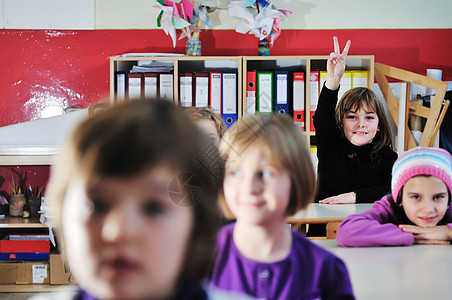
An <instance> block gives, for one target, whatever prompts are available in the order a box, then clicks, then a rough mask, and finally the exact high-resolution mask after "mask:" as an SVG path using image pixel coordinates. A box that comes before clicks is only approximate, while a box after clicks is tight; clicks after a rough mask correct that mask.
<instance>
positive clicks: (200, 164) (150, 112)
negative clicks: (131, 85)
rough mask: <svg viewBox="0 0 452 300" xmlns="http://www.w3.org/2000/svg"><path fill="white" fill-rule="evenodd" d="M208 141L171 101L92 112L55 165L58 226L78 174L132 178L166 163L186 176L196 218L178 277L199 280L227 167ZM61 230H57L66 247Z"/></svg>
mask: <svg viewBox="0 0 452 300" xmlns="http://www.w3.org/2000/svg"><path fill="white" fill-rule="evenodd" d="M210 145H211V143H210V141H209V140H208V139H207V138H206V137H204V135H202V134H201V133H200V130H199V129H198V127H197V126H195V124H193V122H192V121H191V120H189V119H188V118H187V117H186V116H185V115H184V114H183V112H182V111H180V110H179V109H178V108H177V107H175V106H174V105H173V104H172V103H170V102H168V101H164V100H143V101H128V102H125V103H122V104H119V105H115V106H113V107H110V108H106V109H105V110H102V111H100V112H98V113H96V114H94V115H93V116H92V117H90V118H88V119H86V120H84V121H83V122H82V123H81V124H79V125H78V126H77V128H76V129H75V131H74V132H73V133H72V135H71V137H70V139H69V140H68V141H67V142H66V143H65V144H64V146H63V148H62V150H61V154H60V157H59V160H58V161H57V163H56V164H55V165H54V166H52V170H51V177H50V181H49V184H48V188H47V194H46V196H47V197H48V199H49V200H50V201H51V205H52V208H53V210H52V217H53V218H54V219H55V220H56V225H57V229H59V228H61V224H62V222H61V221H62V220H61V219H62V217H64V216H62V215H61V214H62V207H63V201H64V199H65V197H66V193H67V190H68V186H69V184H70V182H71V179H72V178H73V176H74V174H80V175H81V176H82V177H83V178H84V179H85V180H87V179H92V178H98V177H107V178H120V179H128V178H133V177H134V176H137V175H139V174H140V173H142V172H145V171H147V170H149V169H151V168H153V167H155V166H156V165H158V164H161V163H164V164H167V165H169V166H171V167H174V168H176V170H177V171H178V172H179V174H180V175H181V176H182V177H183V178H185V179H184V180H186V181H185V182H187V185H186V186H187V188H188V190H189V191H188V192H189V194H190V196H191V199H190V200H191V202H189V203H188V205H187V206H190V207H189V208H187V209H191V210H193V214H194V220H195V222H194V225H193V229H192V232H191V240H190V243H189V246H188V251H187V253H186V259H185V266H184V267H183V271H182V275H181V278H180V280H181V281H195V282H200V281H201V280H202V279H203V278H204V276H205V275H206V273H207V272H208V270H209V268H210V265H211V262H212V260H213V253H214V246H215V235H216V231H217V229H218V228H219V226H220V225H221V224H220V221H219V220H220V216H221V214H220V210H219V207H218V202H217V196H218V191H219V188H220V185H221V184H222V182H223V173H222V169H223V167H222V161H221V159H220V156H219V152H218V150H217V148H216V147H214V146H213V147H212V146H210ZM192 180H194V181H192ZM195 181H196V182H195ZM200 188H202V191H201V192H200ZM189 204H191V205H189ZM61 231H62V230H58V231H57V232H58V235H59V241H61V242H62V244H63V245H62V246H64V240H63V236H62V234H61Z"/></svg>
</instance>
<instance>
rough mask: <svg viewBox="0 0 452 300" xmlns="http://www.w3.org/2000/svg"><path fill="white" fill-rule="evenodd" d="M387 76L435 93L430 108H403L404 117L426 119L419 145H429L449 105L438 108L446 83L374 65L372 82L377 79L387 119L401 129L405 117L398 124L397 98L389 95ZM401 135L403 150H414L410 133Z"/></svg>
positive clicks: (414, 144)
mask: <svg viewBox="0 0 452 300" xmlns="http://www.w3.org/2000/svg"><path fill="white" fill-rule="evenodd" d="M387 77H391V78H395V79H398V80H401V81H405V82H408V83H415V84H417V85H421V86H425V87H428V88H431V89H434V90H436V95H435V96H434V97H433V96H432V97H431V100H430V107H426V106H423V105H419V104H415V103H408V104H409V105H407V106H406V107H409V111H407V112H406V115H408V112H409V113H410V114H413V115H417V116H420V117H423V118H426V119H427V121H426V123H425V127H424V131H423V132H422V137H421V141H420V143H419V146H423V147H430V146H432V145H433V140H434V139H435V136H436V134H437V132H438V129H439V126H440V125H441V122H442V118H443V117H444V114H445V112H446V110H447V107H448V105H449V104H448V103H447V102H446V105H445V107H444V108H443V109H442V107H443V99H444V95H445V94H446V90H447V86H448V84H447V83H446V82H443V81H440V80H436V79H433V78H430V77H427V76H423V75H420V74H416V73H413V72H409V71H406V70H402V69H399V68H395V67H392V66H388V65H384V64H381V63H375V79H376V80H377V83H378V85H379V87H380V89H381V92H382V93H383V96H384V98H385V100H386V103H387V105H388V108H389V111H390V113H391V116H392V118H393V119H394V122H395V123H396V125H397V126H405V129H406V128H407V127H408V125H407V124H408V123H407V122H408V118H405V124H399V99H398V98H396V97H395V96H394V94H393V93H392V90H391V88H390V87H389V83H388V79H387ZM405 134H406V135H407V138H406V139H405V141H406V144H405V147H404V149H405V150H407V149H411V148H414V147H416V146H417V144H416V141H415V140H414V137H413V135H412V133H411V131H410V130H405Z"/></svg>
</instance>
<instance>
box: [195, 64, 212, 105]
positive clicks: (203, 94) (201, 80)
mask: <svg viewBox="0 0 452 300" xmlns="http://www.w3.org/2000/svg"><path fill="white" fill-rule="evenodd" d="M194 76H195V101H194V102H195V106H196V107H207V106H209V73H201V72H196V73H195V75H194Z"/></svg>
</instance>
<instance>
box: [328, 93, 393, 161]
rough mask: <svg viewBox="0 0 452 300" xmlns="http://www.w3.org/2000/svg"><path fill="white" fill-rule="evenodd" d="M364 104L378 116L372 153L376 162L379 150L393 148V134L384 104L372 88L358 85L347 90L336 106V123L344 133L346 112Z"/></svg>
mask: <svg viewBox="0 0 452 300" xmlns="http://www.w3.org/2000/svg"><path fill="white" fill-rule="evenodd" d="M364 106H366V107H367V109H368V110H370V111H372V112H375V114H376V115H377V116H378V129H379V131H378V132H377V134H376V135H375V137H374V140H373V148H372V150H371V153H370V154H371V155H370V156H371V158H372V159H377V160H376V161H375V163H378V158H377V157H376V155H377V153H378V151H380V150H381V149H382V148H383V147H384V146H388V147H391V148H392V136H391V129H390V128H389V123H388V119H387V117H386V113H385V110H384V107H383V104H382V103H381V101H380V100H379V99H378V98H377V96H376V95H375V93H374V92H373V91H372V90H371V89H368V88H365V87H357V88H353V89H351V90H348V91H347V92H345V94H344V95H343V96H342V99H341V100H340V101H339V104H338V105H337V107H336V124H337V126H338V128H339V129H340V131H341V132H342V133H344V131H343V130H342V124H343V120H344V117H345V114H346V113H347V112H349V111H351V110H352V111H357V110H359V109H360V108H363V107H364Z"/></svg>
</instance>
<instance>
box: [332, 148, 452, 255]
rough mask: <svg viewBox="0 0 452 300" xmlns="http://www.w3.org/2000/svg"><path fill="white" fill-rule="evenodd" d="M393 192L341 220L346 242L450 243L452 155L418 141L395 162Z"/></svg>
mask: <svg viewBox="0 0 452 300" xmlns="http://www.w3.org/2000/svg"><path fill="white" fill-rule="evenodd" d="M391 190H392V192H391V194H389V195H386V196H384V197H383V198H382V199H381V200H379V201H377V202H375V203H374V204H373V205H372V208H371V209H369V210H367V211H365V212H363V213H361V214H355V215H351V216H349V217H347V218H346V219H345V220H344V221H343V222H342V223H341V225H340V226H339V229H338V232H337V237H336V239H337V242H338V244H339V245H340V246H343V247H377V246H406V245H412V244H450V241H451V240H452V216H451V213H452V209H451V207H450V203H451V190H452V156H451V155H450V153H449V152H447V151H445V150H443V149H439V148H426V147H417V148H414V149H411V150H408V151H407V152H405V153H404V154H402V155H401V156H400V157H399V158H398V159H397V161H396V162H395V163H394V166H393V168H392V181H391Z"/></svg>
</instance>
